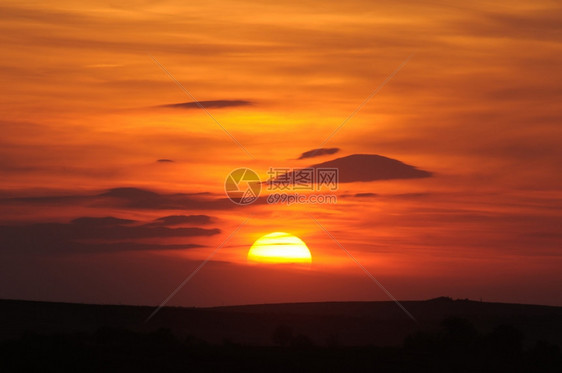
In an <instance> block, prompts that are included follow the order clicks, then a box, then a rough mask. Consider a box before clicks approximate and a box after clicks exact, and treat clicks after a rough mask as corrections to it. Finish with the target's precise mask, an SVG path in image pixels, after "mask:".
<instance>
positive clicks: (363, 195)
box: [354, 193, 379, 198]
mask: <svg viewBox="0 0 562 373" xmlns="http://www.w3.org/2000/svg"><path fill="white" fill-rule="evenodd" d="M378 196H379V195H378V194H377V193H355V195H354V197H357V198H365V197H367V198H376V197H378Z"/></svg>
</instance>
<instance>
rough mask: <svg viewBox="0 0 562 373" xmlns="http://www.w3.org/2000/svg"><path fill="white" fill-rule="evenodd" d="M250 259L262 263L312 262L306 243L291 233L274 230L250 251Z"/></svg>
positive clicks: (257, 242) (255, 243)
mask: <svg viewBox="0 0 562 373" xmlns="http://www.w3.org/2000/svg"><path fill="white" fill-rule="evenodd" d="M248 261H250V262H261V263H310V262H311V261H312V256H311V254H310V250H309V249H308V247H307V246H306V244H305V243H304V242H303V240H301V239H300V238H298V237H297V236H294V235H292V234H290V233H285V232H273V233H269V234H266V235H265V236H262V237H261V238H259V239H257V240H256V242H254V244H253V245H252V247H251V248H250V251H248Z"/></svg>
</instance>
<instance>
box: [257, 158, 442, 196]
mask: <svg viewBox="0 0 562 373" xmlns="http://www.w3.org/2000/svg"><path fill="white" fill-rule="evenodd" d="M309 168H313V169H316V170H318V169H337V176H338V181H339V182H340V183H353V182H357V181H377V180H393V179H416V178H424V177H430V176H432V174H431V172H428V171H424V170H420V169H418V168H416V167H414V166H411V165H408V164H406V163H403V162H401V161H399V160H396V159H392V158H387V157H383V156H382V155H376V154H352V155H349V156H347V157H342V158H336V159H333V160H331V161H327V162H323V163H318V164H315V165H312V166H310V167H309ZM283 179H285V177H283ZM288 179H289V180H292V179H293V172H290V173H289V177H288ZM277 180H280V178H279V176H278V177H277ZM316 182H318V180H316ZM264 183H265V184H268V183H271V180H268V181H265V182H264ZM366 196H368V195H367V194H365V195H363V197H366ZM369 196H371V195H369ZM358 197H359V196H358Z"/></svg>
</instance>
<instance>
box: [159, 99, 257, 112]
mask: <svg viewBox="0 0 562 373" xmlns="http://www.w3.org/2000/svg"><path fill="white" fill-rule="evenodd" d="M199 105H202V106H203V107H204V108H206V109H222V108H227V107H239V106H248V105H253V103H252V102H250V101H245V100H213V101H192V102H180V103H177V104H168V105H159V106H157V107H159V108H167V109H188V110H189V109H199V108H200V107H199Z"/></svg>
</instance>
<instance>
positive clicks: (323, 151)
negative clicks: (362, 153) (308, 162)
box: [298, 148, 340, 159]
mask: <svg viewBox="0 0 562 373" xmlns="http://www.w3.org/2000/svg"><path fill="white" fill-rule="evenodd" d="M339 151H340V148H319V149H312V150H309V151H307V152H304V153H302V154H301V156H300V157H299V158H298V159H307V158H313V157H320V156H322V155H329V154H335V153H337V152H339Z"/></svg>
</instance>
